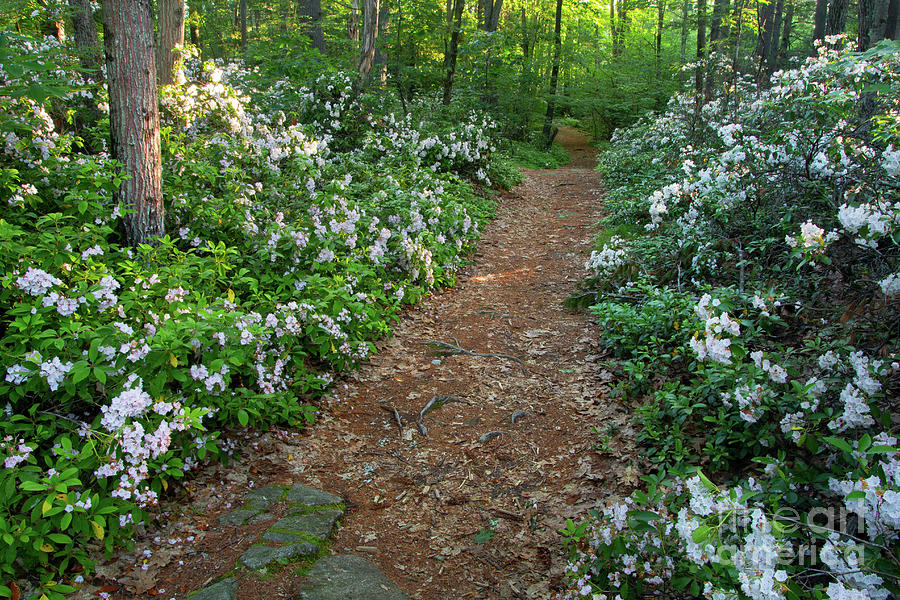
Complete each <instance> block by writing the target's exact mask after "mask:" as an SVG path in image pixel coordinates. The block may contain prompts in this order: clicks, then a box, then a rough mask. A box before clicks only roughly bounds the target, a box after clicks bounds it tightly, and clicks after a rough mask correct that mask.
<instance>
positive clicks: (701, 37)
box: [694, 0, 706, 114]
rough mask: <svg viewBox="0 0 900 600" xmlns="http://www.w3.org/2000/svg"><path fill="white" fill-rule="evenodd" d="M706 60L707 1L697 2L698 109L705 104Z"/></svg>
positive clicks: (698, 0)
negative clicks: (704, 80) (704, 75)
mask: <svg viewBox="0 0 900 600" xmlns="http://www.w3.org/2000/svg"><path fill="white" fill-rule="evenodd" d="M705 60H706V0H697V68H696V69H695V71H694V93H695V94H696V95H697V107H698V114H699V106H700V105H701V104H703V92H704V89H703V74H704V71H705V70H706V67H705V65H704V64H703V63H704V61H705Z"/></svg>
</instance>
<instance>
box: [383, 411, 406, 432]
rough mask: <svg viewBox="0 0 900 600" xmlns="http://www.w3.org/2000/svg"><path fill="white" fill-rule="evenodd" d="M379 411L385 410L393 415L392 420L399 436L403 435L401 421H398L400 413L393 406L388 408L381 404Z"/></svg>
mask: <svg viewBox="0 0 900 600" xmlns="http://www.w3.org/2000/svg"><path fill="white" fill-rule="evenodd" d="M380 406H381V409H382V410H386V411H388V412H393V413H394V420H395V421H396V422H397V427H398V428H399V429H400V435H403V421H402V420H401V419H400V413H399V411H397V409H396V408H394V407H393V406H388V405H387V404H381V405H380Z"/></svg>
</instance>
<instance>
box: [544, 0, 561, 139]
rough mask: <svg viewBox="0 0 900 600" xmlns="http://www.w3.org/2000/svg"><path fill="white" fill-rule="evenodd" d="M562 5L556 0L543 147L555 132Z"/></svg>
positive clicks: (559, 0) (554, 135) (553, 136)
mask: <svg viewBox="0 0 900 600" xmlns="http://www.w3.org/2000/svg"><path fill="white" fill-rule="evenodd" d="M562 3H563V0H556V25H555V26H554V28H553V67H552V68H551V70H550V97H549V98H548V99H547V114H546V116H545V117H544V131H543V134H544V145H545V146H546V147H547V148H549V147H550V146H551V145H552V144H553V138H555V137H556V132H555V131H554V130H553V116H554V111H555V109H556V86H557V83H558V82H559V59H560V54H561V53H562Z"/></svg>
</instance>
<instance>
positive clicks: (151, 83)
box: [102, 0, 165, 246]
mask: <svg viewBox="0 0 900 600" xmlns="http://www.w3.org/2000/svg"><path fill="white" fill-rule="evenodd" d="M152 6H153V3H152V0H104V1H103V8H102V15H103V41H104V46H105V54H106V77H107V81H108V87H109V124H110V151H111V155H112V157H113V158H114V159H116V160H118V161H120V162H121V163H123V164H124V165H125V173H126V174H127V175H128V177H127V179H125V181H123V182H122V186H121V187H120V188H119V189H118V191H117V192H116V193H115V194H114V196H113V198H114V200H115V201H116V202H120V203H121V204H122V205H124V206H125V208H126V209H128V211H129V212H128V214H126V215H125V239H126V241H127V243H128V244H130V245H132V246H136V245H137V244H142V243H152V242H153V240H155V239H157V238H159V237H161V236H162V235H163V233H164V231H165V226H164V214H165V213H164V209H163V201H162V166H161V157H160V149H159V108H158V106H157V88H156V56H155V53H154V51H153V15H152V12H151V11H152Z"/></svg>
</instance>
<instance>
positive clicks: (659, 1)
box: [654, 0, 666, 79]
mask: <svg viewBox="0 0 900 600" xmlns="http://www.w3.org/2000/svg"><path fill="white" fill-rule="evenodd" d="M665 19H666V0H656V45H655V48H654V49H655V51H656V79H659V78H660V75H661V74H662V34H663V26H664V25H665V24H666V23H665Z"/></svg>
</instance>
